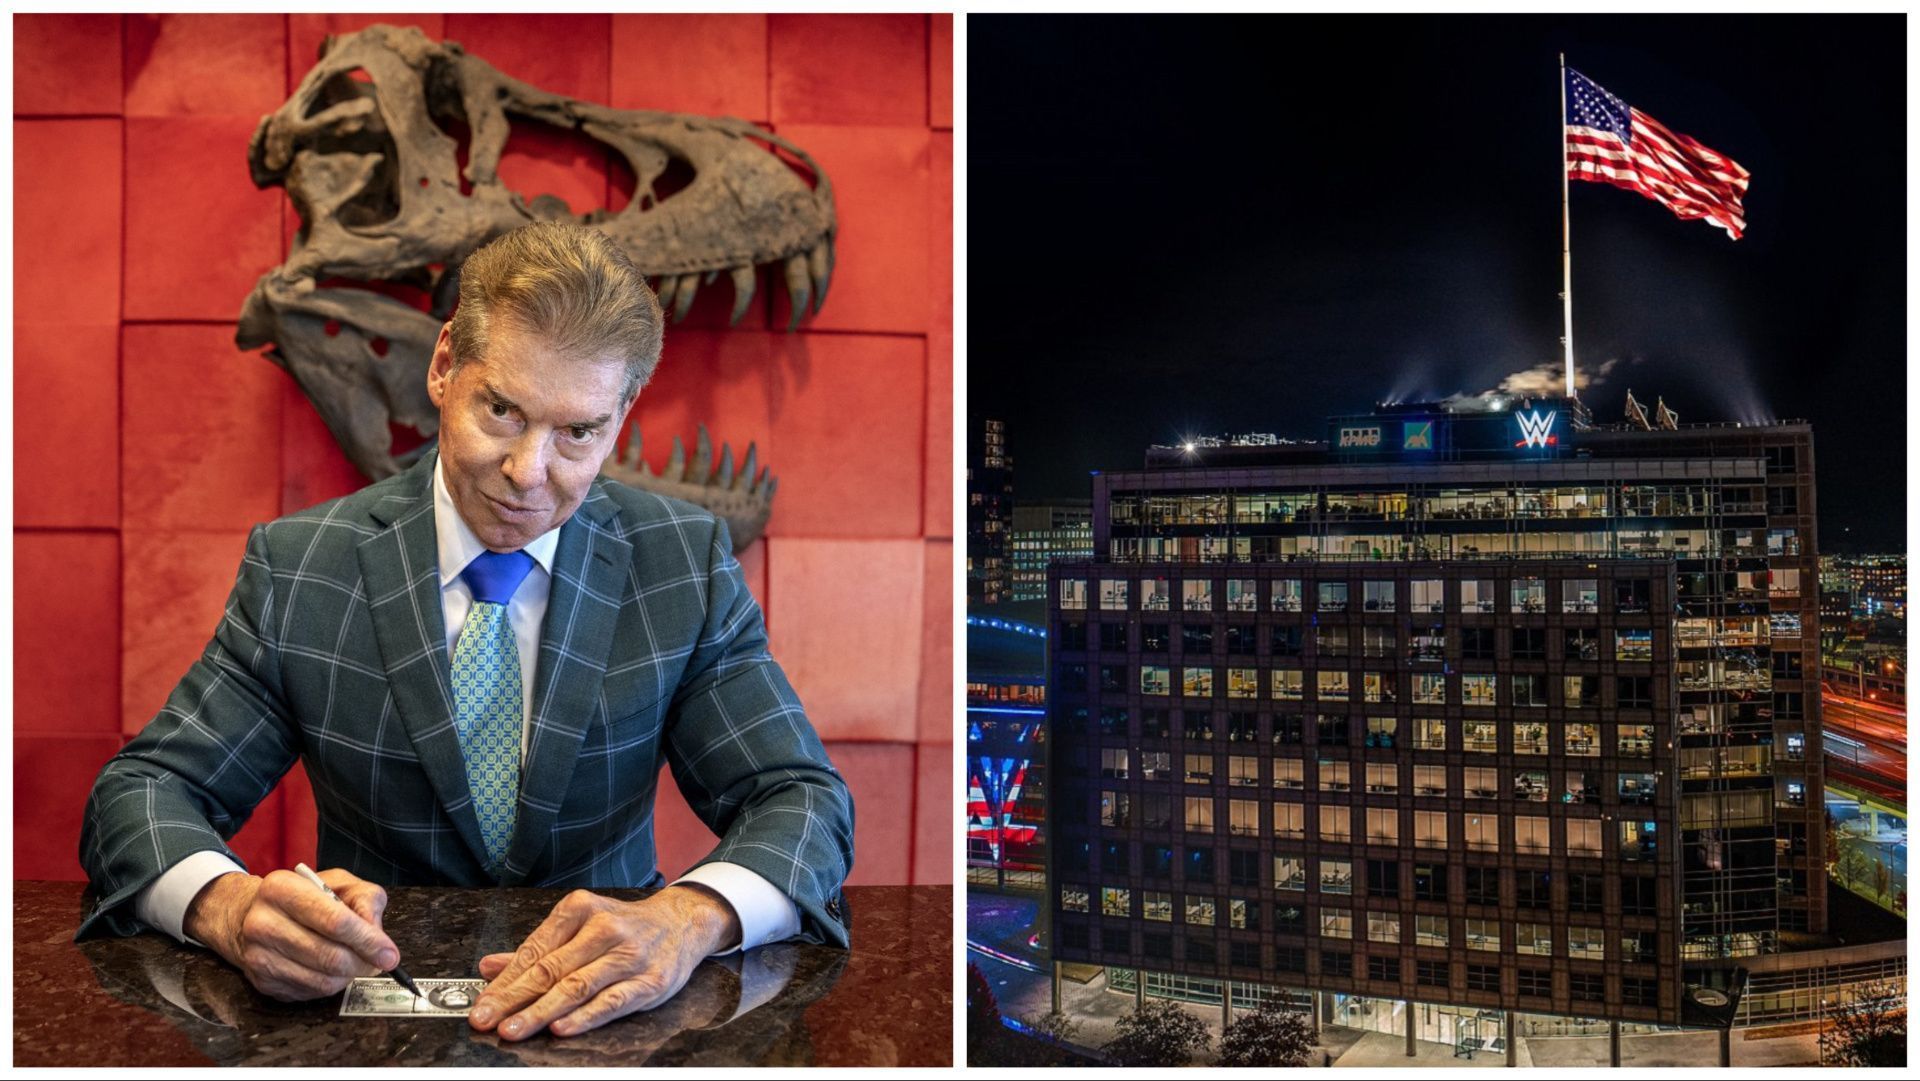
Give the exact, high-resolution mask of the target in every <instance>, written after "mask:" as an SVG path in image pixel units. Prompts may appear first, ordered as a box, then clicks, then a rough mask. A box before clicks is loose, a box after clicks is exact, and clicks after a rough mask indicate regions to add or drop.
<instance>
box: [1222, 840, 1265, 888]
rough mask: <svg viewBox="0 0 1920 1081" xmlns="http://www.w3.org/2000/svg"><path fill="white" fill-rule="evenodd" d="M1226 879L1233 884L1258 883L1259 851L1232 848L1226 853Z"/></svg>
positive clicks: (1252, 884)
mask: <svg viewBox="0 0 1920 1081" xmlns="http://www.w3.org/2000/svg"><path fill="white" fill-rule="evenodd" d="M1227 881H1228V882H1230V883H1232V884H1233V885H1235V886H1258V885H1259V884H1260V853H1258V852H1247V851H1244V850H1242V849H1238V848H1236V849H1234V850H1232V851H1231V852H1228V853H1227Z"/></svg>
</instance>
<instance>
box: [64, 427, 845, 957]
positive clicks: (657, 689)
mask: <svg viewBox="0 0 1920 1081" xmlns="http://www.w3.org/2000/svg"><path fill="white" fill-rule="evenodd" d="M434 458H435V456H434V455H433V454H432V453H429V454H427V455H425V456H424V457H423V459H422V461H421V462H419V463H418V464H416V465H415V466H414V467H413V468H412V469H410V470H408V471H407V472H405V473H403V474H401V475H399V476H397V477H391V478H389V479H387V480H384V481H381V482H380V483H378V484H374V485H372V486H370V487H368V488H365V489H363V490H361V491H359V492H356V493H355V494H353V495H350V496H347V497H346V498H344V499H337V500H334V501H333V502H330V503H323V504H321V505H320V506H317V507H313V508H311V509H309V510H305V511H302V512H300V513H298V514H295V515H292V516H290V517H287V518H282V519H280V520H278V521H275V522H269V523H267V524H265V525H260V526H256V527H254V530H253V533H252V535H251V536H250V537H248V539H247V553H246V558H245V559H244V560H243V561H242V563H241V566H240V573H239V578H238V580H237V581H236V582H235V584H234V587H233V593H232V595H231V596H230V597H229V598H228V601H227V608H226V614H225V616H224V617H223V618H222V619H221V621H220V626H219V628H218V630H216V631H215V633H214V637H213V641H212V642H210V643H209V644H208V646H207V650H206V653H205V654H204V655H203V656H202V657H201V658H200V660H199V661H197V662H196V663H195V664H194V666H193V667H192V668H191V669H190V670H189V671H188V672H187V674H186V677H185V678H184V679H182V680H181V681H180V684H179V686H178V687H176V688H175V689H174V691H173V694H172V695H171V697H169V698H168V700H167V704H166V706H165V707H164V708H162V709H161V711H160V713H159V715H158V716H157V717H155V718H154V720H153V721H152V722H150V723H149V724H148V725H147V726H146V728H145V729H143V730H142V731H141V733H140V735H139V736H138V737H136V738H135V739H134V740H133V741H132V742H130V743H129V744H127V746H126V748H125V749H123V750H122V751H121V752H120V753H119V754H118V755H116V756H115V757H114V758H113V760H112V761H110V762H108V763H107V765H106V766H105V768H103V769H102V770H101V771H100V775H99V778H98V779H97V780H96V781H95V782H94V787H93V794H92V796H91V798H90V799H89V800H88V801H87V810H86V818H85V822H84V825H83V827H82V831H81V836H80V859H81V862H82V864H84V866H85V867H86V870H87V874H88V875H89V876H90V877H91V878H92V880H93V885H94V891H93V892H94V894H95V896H96V897H97V900H96V901H95V902H94V904H93V906H92V908H91V909H90V911H89V912H88V913H87V915H86V918H85V920H84V921H83V922H82V924H81V926H80V932H79V935H80V937H86V936H87V935H89V934H99V933H108V932H110V933H116V934H132V933H134V932H136V931H139V930H142V929H143V928H144V925H143V924H141V923H140V921H139V920H137V919H136V918H135V917H134V916H133V914H132V905H131V904H130V903H129V902H130V901H131V900H132V898H133V897H134V895H135V894H136V893H138V892H139V890H140V889H141V888H142V887H144V886H146V885H148V884H149V883H151V882H152V881H153V880H154V879H155V878H157V877H159V875H160V874H161V872H163V871H165V870H166V869H167V868H168V867H171V866H172V865H173V864H175V863H176V862H178V861H179V860H181V859H182V858H184V857H186V856H188V855H191V854H192V853H194V852H197V851H201V850H204V849H213V850H217V851H220V852H224V853H226V854H227V855H228V856H232V855H233V853H232V851H231V849H229V848H228V847H227V846H226V843H225V842H226V840H227V839H228V838H231V837H232V836H233V835H234V833H235V832H236V831H238V830H239V829H240V827H241V826H242V825H243V824H244V823H245V822H246V820H247V816H248V815H249V814H251V813H252V811H253V808H254V807H255V806H256V805H258V804H259V802H260V801H261V800H262V799H264V798H265V797H266V795H267V794H268V792H270V791H271V790H272V788H273V786H274V784H275V783H277V782H278V781H279V780H280V778H281V777H282V776H283V775H284V774H285V773H286V772H287V770H289V769H290V768H292V766H293V763H294V760H295V759H296V758H304V760H305V762H306V768H307V776H308V777H309V778H310V779H311V780H312V784H313V794H314V800H315V802H316V803H317V804H318V809H319V819H320V838H319V859H320V865H321V866H323V867H344V868H346V869H347V870H349V871H351V872H353V873H354V874H356V875H359V876H361V877H362V878H365V879H368V880H369V881H373V882H378V883H381V884H383V885H389V886H397V885H423V884H442V885H457V886H489V885H494V884H496V879H494V878H493V877H492V876H491V875H489V874H488V873H487V871H486V849H485V846H484V845H483V844H482V842H481V839H480V825H479V819H478V818H477V817H476V815H475V813H474V807H473V801H472V798H471V796H470V795H469V793H468V791H467V780H466V770H465V766H464V761H463V759H462V757H461V753H460V744H459V741H458V738H457V736H456V735H455V731H454V725H453V707H452V696H451V692H450V690H449V662H448V657H447V648H446V632H445V624H444V616H443V615H442V609H441V601H440V579H439V573H438V566H437V564H438V552H437V548H436V544H435V536H434V519H433V465H434ZM529 740H530V742H529V745H528V746H527V748H526V756H525V764H524V766H523V768H522V771H521V789H520V802H519V808H518V811H517V818H516V821H515V825H514V833H513V838H512V840H511V841H510V842H509V845H508V848H507V855H506V860H505V871H504V874H503V875H502V877H501V878H500V879H499V880H498V883H497V884H501V885H509V886H563V887H608V886H652V885H659V884H660V883H661V882H662V881H663V877H662V875H661V873H660V871H659V869H658V868H657V867H656V866H655V857H654V843H653V795H654V784H655V782H656V780H657V779H658V777H659V772H660V760H661V759H662V758H663V757H664V758H665V759H666V761H667V763H668V764H669V766H671V768H672V773H673V777H674V780H675V782H676V783H677V784H678V785H679V787H680V791H681V793H682V794H683V795H684V796H685V797H686V799H687V802H688V803H689V804H690V805H691V806H692V808H693V810H694V811H695V813H697V814H698V815H699V816H700V818H701V820H702V821H703V822H705V823H706V824H707V826H708V827H709V828H711V829H712V830H713V831H714V833H716V834H717V835H719V836H720V837H721V842H720V845H719V846H718V847H717V848H715V849H714V850H713V852H711V853H710V854H709V855H708V856H707V857H706V859H705V860H703V861H702V862H711V861H716V860H724V861H727V862H730V863H736V864H739V865H741V866H744V867H746V868H748V869H750V870H752V871H755V872H757V873H758V874H760V875H761V876H762V877H764V878H765V879H766V880H767V881H768V882H771V883H772V884H773V885H774V886H776V887H778V888H780V889H781V890H783V891H785V892H786V894H787V895H788V896H789V897H791V898H792V899H793V900H794V902H795V903H796V904H797V905H798V906H799V909H800V913H801V933H802V935H803V937H806V938H809V939H811V940H813V941H817V942H828V943H833V944H838V945H843V946H844V945H845V944H846V941H847V910H846V903H845V900H844V899H843V897H842V895H841V892H840V887H841V883H842V882H843V880H844V879H845V878H846V875H847V872H848V870H849V869H850V868H851V866H852V862H853V800H852V797H851V795H850V794H849V793H848V791H847V787H846V784H845V783H844V782H843V781H842V780H841V778H840V776H839V774H838V773H837V772H835V770H834V768H833V766H832V764H831V763H829V762H828V761H827V756H826V752H825V750H824V749H823V748H822V747H821V745H820V740H819V737H818V736H817V735H816V734H815V733H814V731H813V727H812V726H811V725H810V724H809V723H808V722H807V718H806V714H805V712H804V711H803V710H802V708H801V705H800V701H799V699H798V698H797V697H796V696H795V694H794V691H793V688H792V687H791V686H790V685H788V683H787V680H786V677H785V676H784V675H783V674H782V673H781V671H780V668H779V666H778V665H777V664H775V663H774V661H773V659H772V657H771V656H770V655H769V654H768V652H767V640H766V631H765V627H764V624H763V623H762V621H761V616H760V608H759V605H757V604H756V603H755V602H754V600H753V597H752V596H751V595H750V594H749V593H748V592H747V589H746V584H745V581H744V579H743V578H742V576H741V573H740V565H739V563H738V562H736V561H735V560H734V558H733V553H732V549H731V545H730V544H729V541H728V538H727V530H726V527H725V525H723V524H722V523H720V522H719V521H717V520H716V519H715V518H714V517H713V515H711V514H709V513H707V512H706V511H704V510H701V509H700V508H698V507H695V506H693V505H691V504H688V503H683V502H680V501H677V500H673V499H667V498H663V497H661V496H657V495H653V494H650V493H646V492H640V491H636V490H634V489H632V488H628V487H625V486H624V485H621V484H618V483H615V482H612V481H608V480H605V479H604V478H603V479H599V480H596V481H595V482H594V485H593V489H592V491H591V492H590V494H589V495H588V496H587V498H586V499H585V500H584V501H583V502H582V503H581V505H580V508H579V510H577V511H576V512H575V513H574V515H573V517H572V518H570V519H568V520H567V522H566V524H565V525H563V526H562V527H561V530H560V543H559V547H558V550H557V552H556V553H555V557H554V566H553V577H552V590H551V594H550V599H549V602H548V605H547V614H546V621H545V624H544V626H543V629H542V635H541V642H540V659H539V663H538V665H537V667H536V670H535V676H534V687H533V706H532V727H531V730H530V733H529ZM234 858H235V859H236V860H237V859H238V857H234Z"/></svg>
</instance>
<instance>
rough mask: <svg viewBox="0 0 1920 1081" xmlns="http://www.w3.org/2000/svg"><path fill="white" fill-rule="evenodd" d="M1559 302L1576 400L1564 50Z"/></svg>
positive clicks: (1562, 57) (1562, 61)
mask: <svg viewBox="0 0 1920 1081" xmlns="http://www.w3.org/2000/svg"><path fill="white" fill-rule="evenodd" d="M1560 306H1561V311H1562V314H1563V315H1564V316H1565V320H1566V334H1565V336H1564V337H1562V338H1561V339H1560V340H1561V342H1563V343H1564V344H1565V345H1566V347H1567V397H1569V398H1572V399H1575V400H1578V399H1579V397H1580V392H1579V391H1578V390H1577V389H1575V387H1574V384H1573V241H1572V229H1571V228H1570V226H1569V219H1568V215H1567V54H1566V53H1561V54H1560Z"/></svg>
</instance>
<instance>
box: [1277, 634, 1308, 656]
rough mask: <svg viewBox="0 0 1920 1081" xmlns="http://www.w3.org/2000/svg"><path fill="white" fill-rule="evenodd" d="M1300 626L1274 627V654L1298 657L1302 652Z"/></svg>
mask: <svg viewBox="0 0 1920 1081" xmlns="http://www.w3.org/2000/svg"><path fill="white" fill-rule="evenodd" d="M1301 652H1302V651H1301V637H1300V628H1299V627H1275V628H1274V629H1273V655H1274V656H1276V657H1298V656H1299V655H1300V654H1301Z"/></svg>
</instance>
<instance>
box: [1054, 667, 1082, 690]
mask: <svg viewBox="0 0 1920 1081" xmlns="http://www.w3.org/2000/svg"><path fill="white" fill-rule="evenodd" d="M1060 689H1061V690H1063V691H1076V692H1078V691H1084V690H1086V689H1087V666H1086V665H1084V664H1063V665H1061V666H1060Z"/></svg>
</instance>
